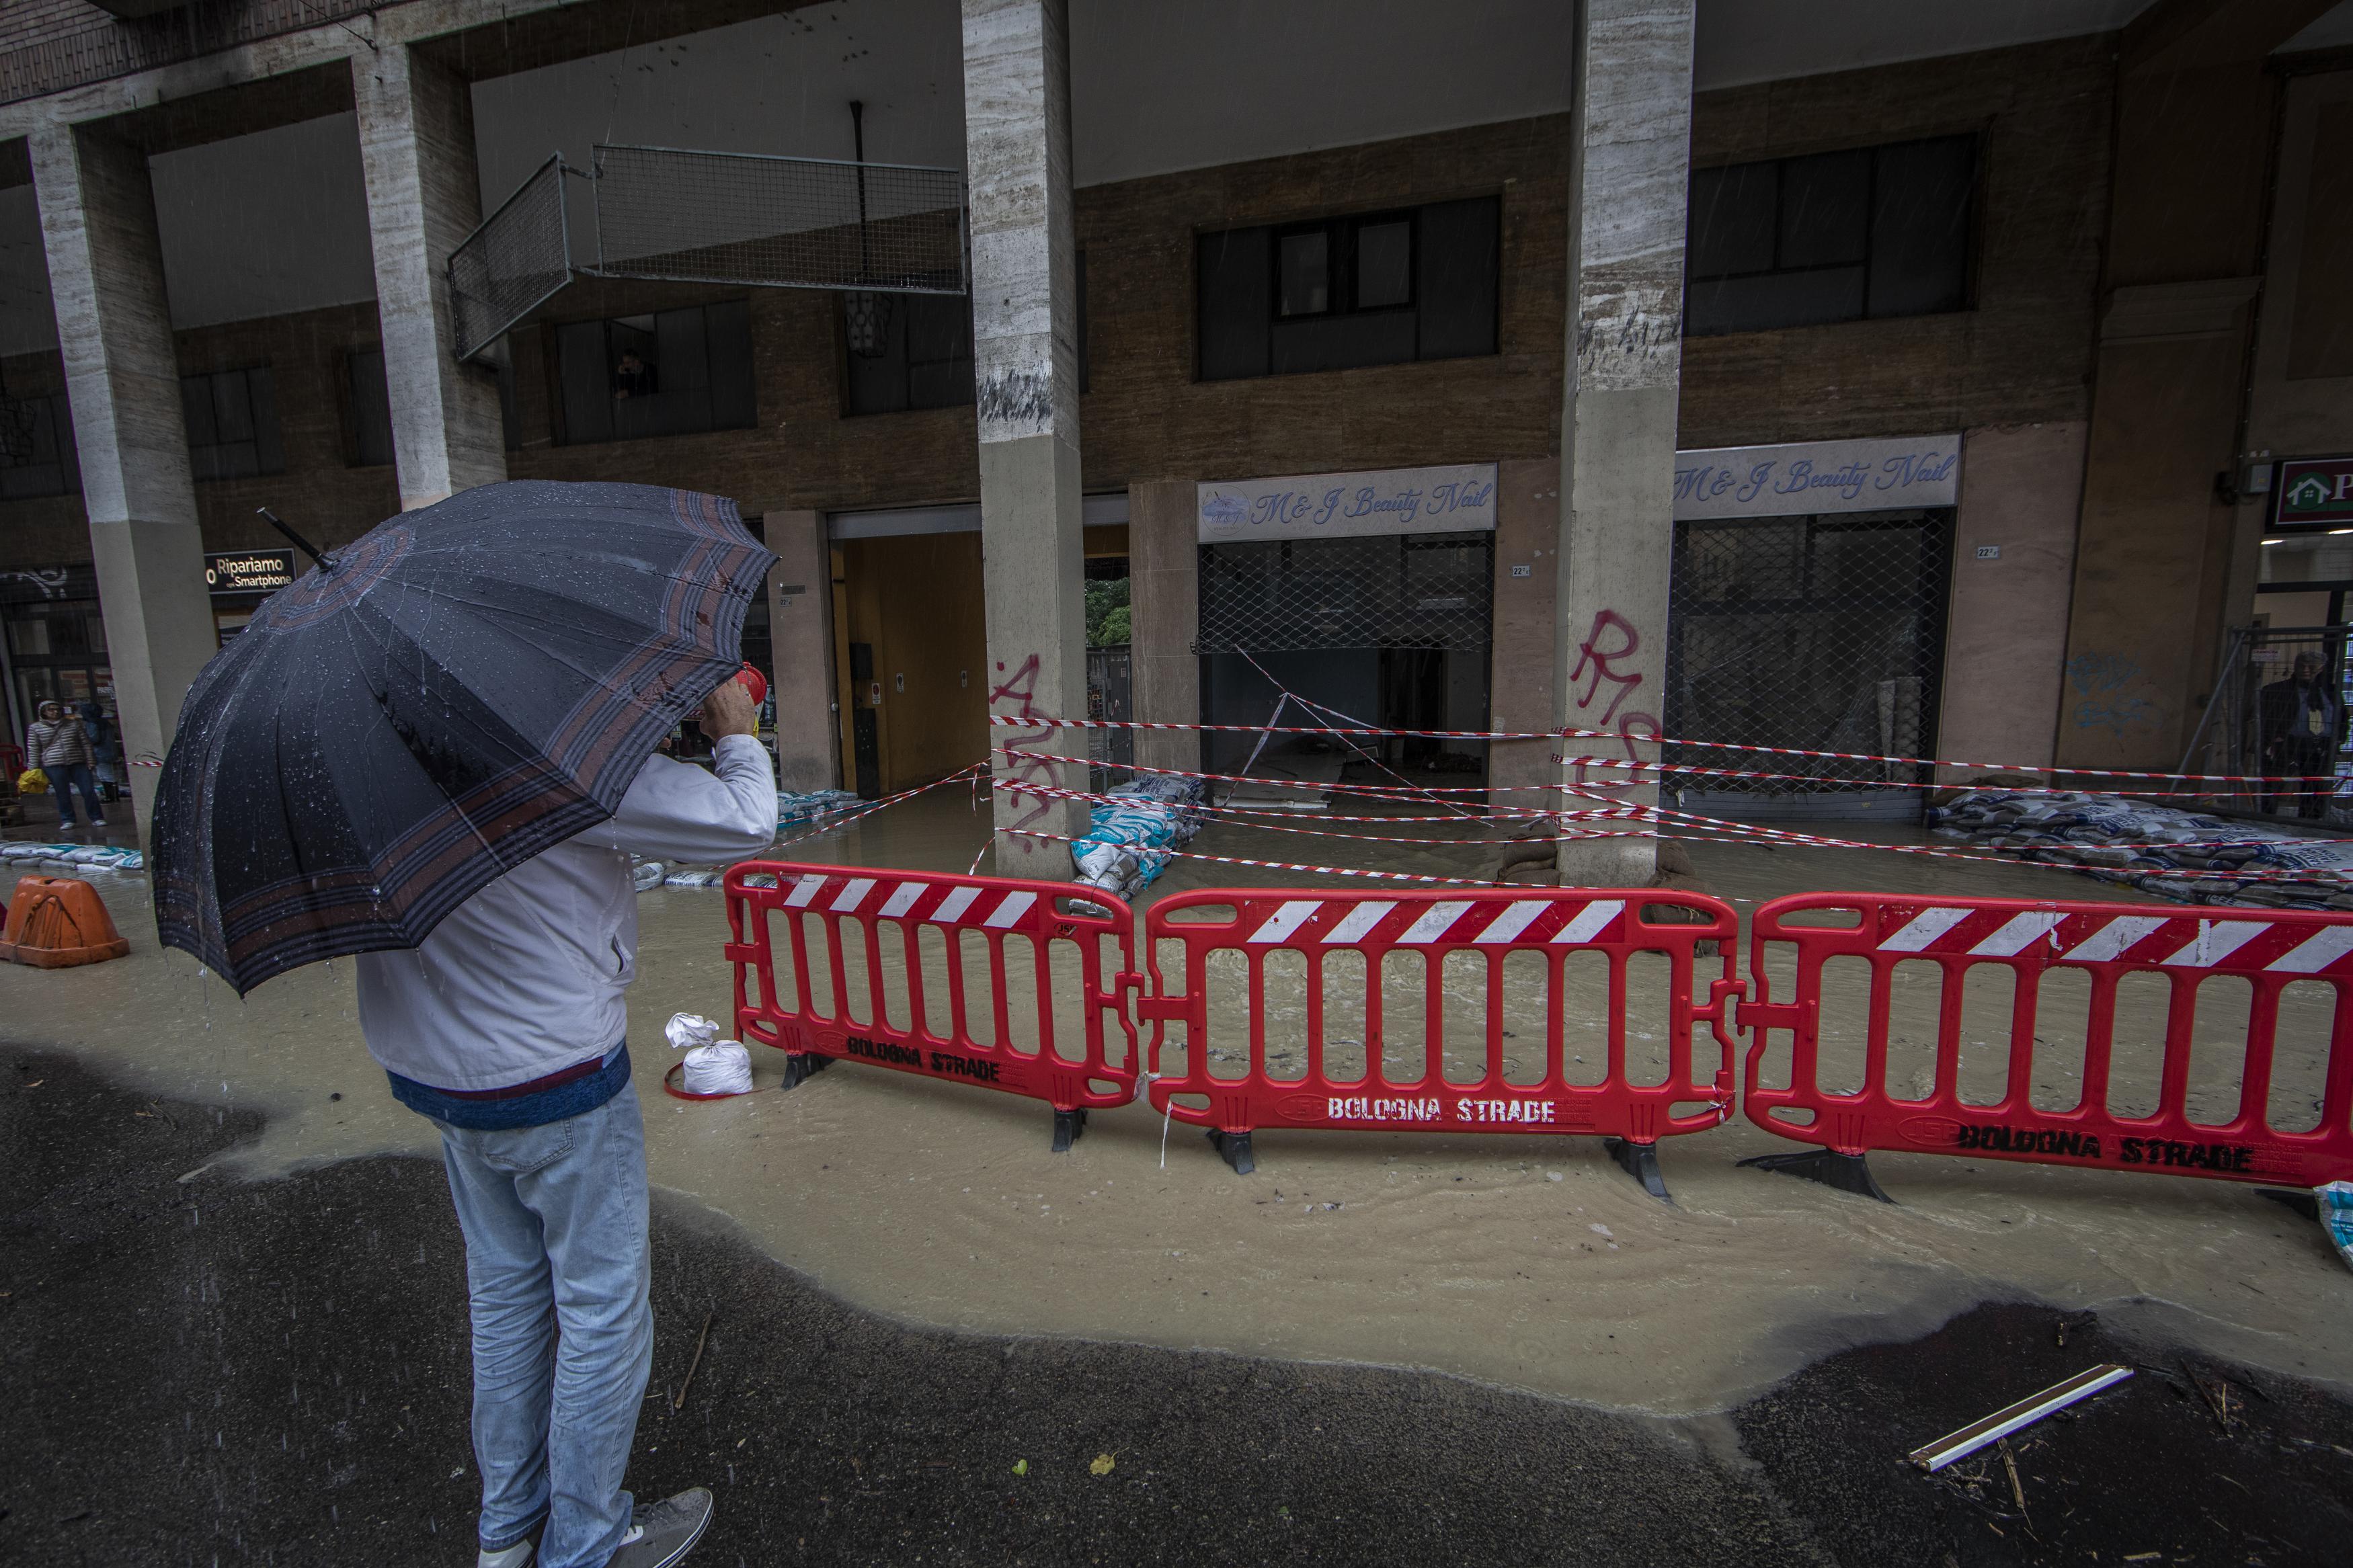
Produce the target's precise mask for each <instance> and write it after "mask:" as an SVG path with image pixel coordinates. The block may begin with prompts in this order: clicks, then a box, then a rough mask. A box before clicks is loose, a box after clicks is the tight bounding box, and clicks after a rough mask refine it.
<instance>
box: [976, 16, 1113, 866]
mask: <svg viewBox="0 0 2353 1568" xmlns="http://www.w3.org/2000/svg"><path fill="white" fill-rule="evenodd" d="M963 4H964V104H965V167H966V180H967V184H969V187H970V191H971V202H972V272H973V277H972V340H973V368H974V374H975V380H976V387H977V393H978V402H979V420H980V528H981V552H982V562H981V575H982V580H983V583H984V584H985V587H986V594H987V611H988V666H989V668H988V711H989V715H990V717H991V718H1000V717H1005V716H1013V717H1019V718H1027V717H1043V718H1083V717H1085V715H1086V710H1087V667H1086V612H1085V595H1084V586H1083V584H1084V580H1085V575H1086V548H1085V541H1084V537H1083V531H1082V518H1081V511H1080V496H1079V395H1078V393H1079V381H1078V353H1077V342H1078V339H1077V323H1078V312H1077V302H1078V290H1077V278H1076V268H1075V258H1076V250H1075V247H1074V244H1073V240H1072V233H1071V92H1070V64H1069V62H1070V49H1069V37H1070V27H1069V11H1068V6H1067V4H1066V0H963ZM1008 747H1013V748H1018V749H1019V750H1021V751H1024V752H1046V753H1052V754H1054V755H1057V756H1061V757H1068V758H1071V759H1075V761H1073V762H1070V763H1049V762H1042V761H1039V760H1037V759H1036V758H1035V757H1015V756H1009V755H1008V754H1007V752H1006V748H1008ZM1086 750H1087V748H1086V731H1083V730H1057V729H1047V728H1042V727H1040V728H1030V727H1026V726H1018V725H1017V726H1012V727H1008V728H1002V729H998V728H992V729H991V731H990V755H991V761H992V762H993V763H995V764H996V767H997V780H998V783H999V784H1000V786H1001V785H1002V784H1004V783H1005V782H1007V781H1018V782H1022V783H1030V784H1060V785H1063V786H1064V787H1067V788H1074V789H1083V788H1085V787H1086V782H1085V781H1086V764H1085V757H1086ZM996 810H997V870H998V871H999V872H1000V873H1002V874H1003V875H1006V876H1021V877H1044V878H1050V879H1064V878H1067V877H1069V876H1070V874H1071V858H1070V854H1069V851H1068V848H1067V847H1066V846H1064V845H1062V844H1061V843H1059V842H1057V841H1055V840H1053V839H1043V838H1033V837H1025V836H1024V835H1023V834H1022V833H1020V832H1017V831H1014V830H1016V829H1028V830H1029V831H1031V832H1036V833H1050V834H1059V835H1061V836H1063V837H1075V836H1077V835H1078V834H1081V833H1083V832H1085V831H1086V822H1087V814H1086V810H1085V808H1084V806H1083V805H1082V804H1080V803H1076V802H1069V801H1063V802H1050V801H1047V800H1043V799H1040V798H1039V797H1038V796H1035V795H1018V794H1014V793H1009V792H1008V791H1006V790H1004V789H1003V788H1002V787H1000V788H999V789H998V790H997V795H996Z"/></svg>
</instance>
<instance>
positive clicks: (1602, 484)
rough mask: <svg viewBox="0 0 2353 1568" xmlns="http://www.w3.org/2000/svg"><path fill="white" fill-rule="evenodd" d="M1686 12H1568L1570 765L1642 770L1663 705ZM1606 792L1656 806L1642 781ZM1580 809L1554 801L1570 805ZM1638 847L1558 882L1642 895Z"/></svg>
mask: <svg viewBox="0 0 2353 1568" xmlns="http://www.w3.org/2000/svg"><path fill="white" fill-rule="evenodd" d="M1693 5H1694V0H1581V3H1580V4H1579V5H1578V7H1577V13H1578V23H1579V29H1578V30H1579V38H1578V44H1579V47H1578V48H1577V67H1576V69H1577V107H1576V109H1575V110H1574V111H1573V112H1572V116H1571V118H1572V121H1573V122H1574V130H1573V132H1572V134H1573V135H1574V136H1575V137H1576V139H1577V147H1576V151H1575V153H1573V154H1572V157H1571V170H1572V176H1573V179H1574V182H1575V189H1576V191H1577V195H1576V198H1575V199H1574V200H1573V201H1572V202H1571V204H1570V205H1569V244H1568V255H1569V279H1570V282H1569V301H1568V311H1567V316H1568V343H1567V356H1568V374H1567V376H1566V377H1565V378H1564V382H1565V384H1566V387H1567V398H1566V402H1565V405H1564V406H1563V408H1562V410H1561V454H1560V459H1561V460H1560V507H1561V524H1560V535H1561V551H1560V557H1559V569H1560V586H1559V595H1558V599H1557V605H1558V611H1557V614H1558V616H1559V619H1558V622H1557V625H1558V627H1559V634H1558V639H1557V641H1556V643H1555V645H1554V648H1555V652H1554V659H1555V668H1556V671H1557V676H1556V679H1555V681H1554V685H1553V690H1554V693H1555V696H1554V713H1555V715H1556V717H1557V718H1558V720H1559V721H1561V723H1562V724H1564V725H1574V726H1577V727H1578V728H1582V729H1589V730H1602V731H1609V735H1610V737H1611V738H1609V739H1607V740H1591V741H1582V742H1572V746H1573V752H1572V754H1574V752H1588V753H1594V754H1607V755H1615V756H1619V757H1621V758H1633V759H1640V760H1642V761H1651V760H1654V759H1655V758H1656V757H1657V755H1658V748H1657V747H1656V746H1654V745H1650V744H1647V743H1645V742H1643V741H1642V740H1641V737H1644V736H1652V735H1657V734H1658V733H1660V731H1661V727H1662V721H1661V718H1660V715H1661V714H1662V712H1663V711H1664V710H1665V708H1666V701H1665V698H1666V655H1667V572H1668V564H1669V556H1670V551H1671V550H1672V544H1673V539H1674V523H1673V515H1674V477H1675V413H1676V407H1675V405H1676V401H1677V399H1678V397H1679V396H1680V394H1681V384H1682V374H1683V217H1684V208H1685V201H1686V194H1685V193H1686V189H1687V184H1688V176H1689V172H1690V164H1691V94H1692V12H1693ZM1566 776H1567V782H1569V783H1572V784H1574V783H1577V782H1579V780H1580V779H1581V778H1582V779H1595V780H1599V779H1610V778H1615V779H1620V780H1623V779H1626V778H1628V777H1630V776H1640V777H1641V778H1643V779H1644V781H1645V782H1644V784H1642V785H1641V786H1640V787H1637V788H1632V789H1623V790H1614V791H1611V792H1609V793H1610V794H1611V795H1613V796H1614V797H1617V798H1620V799H1622V800H1623V801H1624V802H1625V803H1627V804H1630V805H1651V804H1654V803H1655V802H1656V800H1657V798H1658V791H1657V788H1656V786H1655V784H1652V783H1651V782H1649V780H1650V775H1648V774H1642V775H1630V774H1629V773H1627V772H1625V771H1624V770H1618V771H1615V772H1611V771H1608V770H1589V771H1588V770H1583V769H1579V768H1569V769H1567V770H1566ZM1580 804H1590V803H1579V802H1577V800H1575V798H1574V797H1570V798H1569V805H1570V807H1571V808H1572V809H1574V808H1575V807H1576V806H1577V805H1580ZM1656 849H1657V846H1656V844H1655V843H1654V842H1653V841H1652V840H1651V839H1650V838H1647V837H1629V838H1596V839H1589V840H1585V841H1582V842H1577V843H1570V844H1564V845H1563V846H1561V853H1560V876H1561V880H1562V882H1563V883H1564V884H1567V885H1572V886H1577V885H1582V886H1589V887H1600V886H1634V887H1640V886H1641V885H1643V884H1644V883H1646V882H1648V881H1649V880H1650V878H1651V872H1652V871H1653V870H1654V869H1655V868H1656V865H1657V855H1656Z"/></svg>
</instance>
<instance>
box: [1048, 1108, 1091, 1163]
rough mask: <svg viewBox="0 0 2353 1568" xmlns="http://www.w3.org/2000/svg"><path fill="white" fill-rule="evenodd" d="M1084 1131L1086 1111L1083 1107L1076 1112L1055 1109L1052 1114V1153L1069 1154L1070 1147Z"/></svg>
mask: <svg viewBox="0 0 2353 1568" xmlns="http://www.w3.org/2000/svg"><path fill="white" fill-rule="evenodd" d="M1086 1130H1087V1109H1086V1107H1085V1106H1083V1105H1082V1106H1081V1107H1079V1109H1077V1110H1060V1109H1059V1108H1057V1109H1056V1110H1055V1112H1054V1152H1055V1153H1057V1154H1067V1153H1069V1152H1071V1144H1073V1143H1075V1142H1078V1141H1079V1138H1080V1135H1081V1134H1082V1133H1084V1132H1085V1131H1086Z"/></svg>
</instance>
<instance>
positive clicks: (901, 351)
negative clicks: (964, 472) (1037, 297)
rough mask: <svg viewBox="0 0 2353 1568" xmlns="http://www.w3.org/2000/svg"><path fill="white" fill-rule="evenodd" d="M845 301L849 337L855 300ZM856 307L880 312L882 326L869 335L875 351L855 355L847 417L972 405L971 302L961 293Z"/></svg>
mask: <svg viewBox="0 0 2353 1568" xmlns="http://www.w3.org/2000/svg"><path fill="white" fill-rule="evenodd" d="M841 298H842V310H843V311H844V312H845V313H844V316H843V321H844V323H845V331H846V328H847V323H848V321H849V317H848V314H847V312H848V311H849V310H850V309H851V305H852V300H851V297H850V296H849V295H848V294H844V295H843V296H842V297H841ZM856 303H857V306H858V308H859V309H860V310H875V311H878V312H880V320H878V321H875V322H874V323H873V324H872V331H871V335H868V336H867V337H866V341H867V342H868V343H869V344H870V345H871V352H870V353H859V352H857V350H856V349H854V348H853V349H852V351H851V352H850V354H849V374H848V375H847V377H845V379H844V382H843V397H842V412H843V413H844V414H898V413H902V412H904V411H905V410H907V409H910V408H960V407H963V406H965V405H967V404H969V403H971V402H972V400H973V391H972V301H971V300H968V299H966V298H965V296H964V295H962V294H867V295H862V296H860V297H859V299H858V300H857V301H856ZM845 341H846V342H856V341H858V340H856V339H852V338H848V337H845Z"/></svg>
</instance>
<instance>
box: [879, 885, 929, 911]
mask: <svg viewBox="0 0 2353 1568" xmlns="http://www.w3.org/2000/svg"><path fill="white" fill-rule="evenodd" d="M922 897H923V884H922V883H921V882H902V883H900V884H899V885H898V886H897V887H896V888H893V889H892V890H891V901H890V902H889V903H887V904H884V905H883V906H882V915H883V917H884V918H885V919H887V920H897V919H898V918H899V917H901V916H902V915H904V914H905V913H906V912H907V911H908V910H912V909H913V908H914V907H915V900H917V899H920V898H922Z"/></svg>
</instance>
